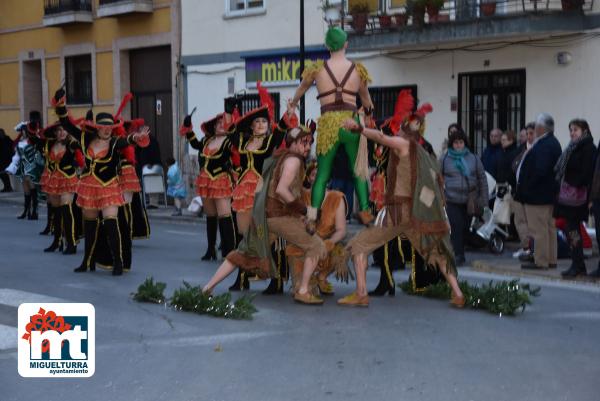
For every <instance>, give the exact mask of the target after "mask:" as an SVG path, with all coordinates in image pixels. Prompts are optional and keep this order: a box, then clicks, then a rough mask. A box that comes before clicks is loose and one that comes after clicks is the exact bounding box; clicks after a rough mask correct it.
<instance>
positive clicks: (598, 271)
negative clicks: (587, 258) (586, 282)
mask: <svg viewBox="0 0 600 401" xmlns="http://www.w3.org/2000/svg"><path fill="white" fill-rule="evenodd" d="M588 277H590V278H600V262H598V268H597V269H596V270H594V271H593V272H591V273H590V274H588Z"/></svg>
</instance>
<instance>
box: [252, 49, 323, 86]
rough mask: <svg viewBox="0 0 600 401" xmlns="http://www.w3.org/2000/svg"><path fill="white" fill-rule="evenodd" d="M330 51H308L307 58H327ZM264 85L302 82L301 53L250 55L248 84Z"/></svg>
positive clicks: (313, 59) (284, 84)
mask: <svg viewBox="0 0 600 401" xmlns="http://www.w3.org/2000/svg"><path fill="white" fill-rule="evenodd" d="M328 58H329V53H328V52H311V53H307V54H306V56H305V60H312V61H316V60H327V59H328ZM257 81H261V82H262V84H263V85H264V86H286V85H298V83H299V82H300V55H299V54H287V55H278V56H264V57H249V58H247V59H246V86H247V87H248V88H255V87H256V82H257Z"/></svg>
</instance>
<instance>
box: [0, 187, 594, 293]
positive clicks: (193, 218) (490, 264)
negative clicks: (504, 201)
mask: <svg viewBox="0 0 600 401" xmlns="http://www.w3.org/2000/svg"><path fill="white" fill-rule="evenodd" d="M0 203H9V204H14V205H22V204H23V194H22V193H21V192H9V193H0ZM40 208H41V209H42V211H44V209H45V208H46V204H45V203H42V204H40ZM174 210H175V209H174V208H173V207H172V206H169V207H164V206H161V207H159V208H158V209H149V210H148V216H149V218H150V220H151V221H155V222H161V223H168V224H204V223H205V222H206V217H204V216H203V217H198V216H197V215H196V214H193V213H190V212H188V211H187V209H183V211H182V212H183V216H171V214H172V213H173V212H174ZM44 212H45V211H44ZM360 229H361V226H360V225H359V224H350V226H349V227H348V235H350V236H352V235H353V234H355V233H356V232H358V231H359V230H360ZM594 242H595V241H594ZM595 246H596V244H594V251H595V252H594V255H593V256H592V257H588V258H587V259H586V265H587V270H588V272H591V271H593V270H595V269H596V267H597V266H598V262H599V260H600V258H599V257H598V252H597V251H596V248H595ZM517 248H518V244H517V243H511V242H509V243H506V245H505V249H504V253H503V254H501V255H494V254H492V253H491V252H489V251H488V250H487V248H483V249H468V250H467V255H466V256H467V263H466V264H465V265H464V266H461V267H462V268H471V269H472V270H474V271H479V272H486V273H495V274H502V275H507V276H516V277H536V278H543V279H547V280H553V281H567V280H564V279H563V278H562V277H561V275H560V273H561V272H562V271H564V270H566V269H568V268H569V265H570V263H571V261H570V259H560V260H559V261H558V268H556V269H549V270H541V271H535V270H522V269H521V261H519V260H518V259H513V257H512V254H513V252H515V251H516V250H517ZM569 281H570V282H574V283H578V284H591V285H596V286H600V280H592V279H588V278H577V279H575V280H569Z"/></svg>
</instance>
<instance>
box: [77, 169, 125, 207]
mask: <svg viewBox="0 0 600 401" xmlns="http://www.w3.org/2000/svg"><path fill="white" fill-rule="evenodd" d="M123 204H125V200H124V199H123V193H122V191H121V187H120V185H119V181H118V180H114V181H113V182H111V183H110V184H108V185H106V186H104V185H102V184H101V183H100V182H99V181H98V180H96V178H94V176H92V175H91V174H90V175H88V176H85V177H83V178H81V179H80V180H79V185H78V186H77V205H78V206H79V207H81V208H83V209H104V208H105V207H109V206H121V205H123Z"/></svg>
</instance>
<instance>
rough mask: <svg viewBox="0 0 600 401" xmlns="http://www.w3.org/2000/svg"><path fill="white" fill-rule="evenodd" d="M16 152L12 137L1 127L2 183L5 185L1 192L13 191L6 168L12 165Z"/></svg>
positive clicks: (0, 162)
mask: <svg viewBox="0 0 600 401" xmlns="http://www.w3.org/2000/svg"><path fill="white" fill-rule="evenodd" d="M14 153H15V151H14V148H13V141H12V139H10V138H9V136H8V135H6V132H4V130H3V129H2V128H0V180H2V184H3V185H4V186H3V187H2V191H0V192H12V186H11V185H10V178H9V177H8V173H7V172H6V171H4V170H5V169H6V168H7V167H8V166H9V165H10V162H11V160H12V157H13V155H14Z"/></svg>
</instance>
